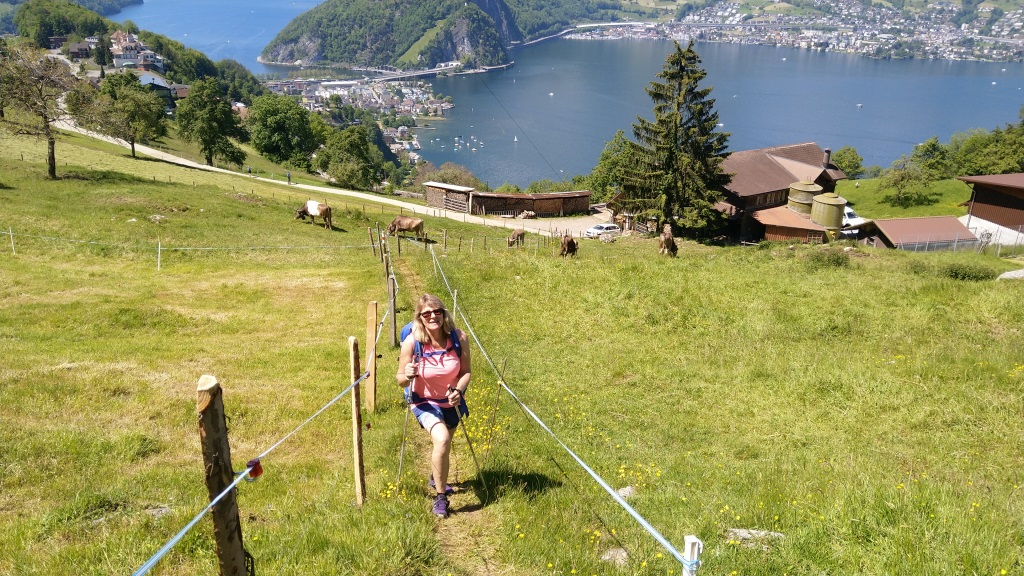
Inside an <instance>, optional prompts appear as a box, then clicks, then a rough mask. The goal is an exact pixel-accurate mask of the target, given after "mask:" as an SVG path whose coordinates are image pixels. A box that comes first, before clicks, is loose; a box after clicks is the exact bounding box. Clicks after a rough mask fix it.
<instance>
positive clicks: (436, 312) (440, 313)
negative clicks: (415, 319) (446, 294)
mask: <svg viewBox="0 0 1024 576" xmlns="http://www.w3.org/2000/svg"><path fill="white" fill-rule="evenodd" d="M431 316H444V308H438V309H437V310H424V311H423V312H420V318H430V317H431Z"/></svg>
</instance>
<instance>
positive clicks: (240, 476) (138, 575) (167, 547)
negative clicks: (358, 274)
mask: <svg viewBox="0 0 1024 576" xmlns="http://www.w3.org/2000/svg"><path fill="white" fill-rule="evenodd" d="M390 312H391V308H390V307H388V309H387V310H386V311H385V312H384V316H383V318H382V319H381V321H380V323H379V324H378V325H377V337H376V339H375V340H374V342H373V346H372V347H370V350H371V352H369V353H368V354H367V357H366V360H367V369H366V370H365V371H364V372H363V373H362V374H361V375H360V376H359V378H357V379H356V381H355V382H353V383H351V384H349V385H348V387H346V388H345V389H344V390H342V391H341V393H339V394H338V395H337V396H335V397H334V398H332V399H331V400H330V401H329V402H327V403H326V404H324V405H323V406H322V407H321V408H320V409H319V410H317V411H316V412H315V413H313V415H312V416H310V417H309V418H306V420H305V421H303V422H302V423H301V424H299V425H298V426H296V427H295V428H294V429H293V430H292V431H291V432H289V433H288V434H286V435H285V436H284V437H283V438H281V439H280V440H278V441H277V442H275V443H274V444H273V445H271V446H270V448H267V449H266V450H264V451H263V452H262V453H261V454H260V455H259V456H257V457H256V458H254V459H253V460H250V462H254V461H260V460H262V459H263V458H264V457H266V456H267V455H268V454H270V453H271V452H273V451H274V449H276V448H277V447H278V446H280V445H281V444H283V443H284V442H285V441H286V440H288V439H289V438H291V437H292V436H294V435H295V434H296V433H297V432H298V431H299V430H301V429H302V428H303V427H305V426H306V425H307V424H309V423H310V422H312V421H313V420H314V419H316V418H317V416H319V415H320V414H323V413H324V412H325V411H326V410H327V409H328V408H330V407H331V406H333V405H334V404H335V403H337V402H338V400H341V399H342V398H343V397H344V396H345V394H348V393H349V391H350V390H352V389H353V388H355V387H356V386H357V385H358V384H359V383H360V382H362V381H363V380H365V379H366V378H367V377H368V376H369V375H370V371H369V363H370V362H372V361H373V357H374V355H376V350H377V342H379V341H380V335H381V332H382V331H383V329H384V322H385V320H386V319H387V317H388V314H389V313H390ZM254 467H255V465H254V466H247V467H246V468H245V470H243V471H241V472H238V473H237V474H236V475H235V479H234V480H233V481H232V482H231V484H229V485H228V486H227V487H226V488H225V489H224V490H223V491H221V493H220V494H218V495H217V496H215V497H214V498H213V499H212V500H210V503H209V504H207V505H206V507H205V508H203V509H202V510H201V511H200V512H199V513H198V514H196V515H195V517H193V518H192V520H191V521H189V523H188V524H186V525H185V527H184V528H182V529H181V530H179V531H178V533H177V534H175V535H174V536H173V537H171V539H170V540H168V541H167V543H166V544H164V545H163V546H162V547H161V548H160V549H159V550H158V551H157V552H156V553H155V554H153V556H151V557H150V558H149V560H146V562H145V563H143V564H142V566H140V567H139V568H138V569H137V570H136V571H135V572H132V576H142V575H143V574H146V573H147V572H149V570H150V569H152V568H153V566H155V565H156V564H157V562H159V561H160V560H161V559H162V558H163V557H164V556H166V555H167V553H168V552H170V551H171V549H172V548H174V546H175V544H177V543H178V542H179V541H180V540H181V539H182V538H183V537H184V536H185V535H186V534H188V532H189V531H190V530H192V528H193V527H195V525H196V524H197V523H198V522H199V521H200V520H201V519H202V518H203V516H205V515H206V513H207V512H209V511H210V510H212V509H213V507H214V506H216V505H217V503H218V502H220V501H221V500H222V499H223V498H224V496H225V495H227V494H228V493H229V492H231V491H232V490H234V489H235V487H236V486H237V485H238V483H239V482H241V481H242V480H245V479H246V478H248V477H249V472H251V471H252V469H253V468H254Z"/></svg>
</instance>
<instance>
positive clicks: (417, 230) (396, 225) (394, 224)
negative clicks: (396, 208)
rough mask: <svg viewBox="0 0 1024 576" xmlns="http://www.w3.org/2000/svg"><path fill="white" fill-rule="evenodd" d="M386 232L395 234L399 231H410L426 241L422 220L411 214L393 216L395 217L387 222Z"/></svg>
mask: <svg viewBox="0 0 1024 576" xmlns="http://www.w3.org/2000/svg"><path fill="white" fill-rule="evenodd" d="M386 231H387V233H388V234H391V235H397V234H398V233H399V232H412V233H413V234H415V235H416V238H417V239H422V240H424V241H426V239H427V235H426V233H425V232H424V231H423V220H421V219H419V218H413V217H411V216H395V219H394V220H392V221H391V224H388V227H387V229H386Z"/></svg>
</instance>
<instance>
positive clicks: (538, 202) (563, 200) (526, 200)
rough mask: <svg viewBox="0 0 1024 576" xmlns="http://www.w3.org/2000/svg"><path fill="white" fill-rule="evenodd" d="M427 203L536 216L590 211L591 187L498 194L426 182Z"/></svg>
mask: <svg viewBox="0 0 1024 576" xmlns="http://www.w3.org/2000/svg"><path fill="white" fill-rule="evenodd" d="M423 187H424V188H426V190H427V206H431V207H433V208H443V209H445V210H450V211H452V212H465V213H468V214H477V215H480V216H486V215H488V214H492V215H500V216H516V215H518V214H521V213H523V212H533V213H534V214H536V215H537V216H565V215H569V214H587V213H589V212H590V191H589V190H583V191H576V192H548V193H543V194H497V193H494V192H477V191H476V190H475V189H473V188H471V187H468V186H456V185H454V184H444V183H442V182H425V183H424V184H423Z"/></svg>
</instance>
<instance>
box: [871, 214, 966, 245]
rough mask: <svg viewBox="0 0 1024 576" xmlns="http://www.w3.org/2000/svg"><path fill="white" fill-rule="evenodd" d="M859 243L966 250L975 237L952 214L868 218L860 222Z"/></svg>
mask: <svg viewBox="0 0 1024 576" xmlns="http://www.w3.org/2000/svg"><path fill="white" fill-rule="evenodd" d="M860 235H861V238H862V240H861V243H863V244H867V245H868V246H874V247H875V248H896V249H899V250H909V251H911V252H932V251H935V250H970V249H974V248H976V247H977V245H978V238H977V236H975V235H974V234H972V233H971V231H970V230H968V229H967V226H964V225H963V223H962V222H960V220H958V219H957V218H956V216H930V217H918V218H892V219H885V220H869V221H867V222H865V223H863V224H861V225H860Z"/></svg>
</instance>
